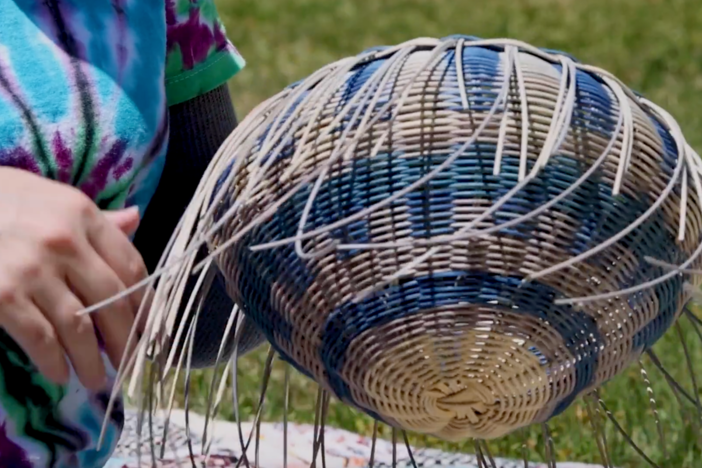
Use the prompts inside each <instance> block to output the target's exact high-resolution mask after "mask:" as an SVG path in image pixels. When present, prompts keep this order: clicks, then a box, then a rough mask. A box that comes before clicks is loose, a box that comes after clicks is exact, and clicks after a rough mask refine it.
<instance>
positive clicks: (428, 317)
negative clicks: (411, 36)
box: [208, 36, 702, 440]
mask: <svg viewBox="0 0 702 468" xmlns="http://www.w3.org/2000/svg"><path fill="white" fill-rule="evenodd" d="M698 164H699V162H698V160H697V155H695V154H694V152H693V151H692V150H691V149H690V148H689V146H688V145H687V144H686V143H685V140H684V138H683V137H682V135H681V133H680V130H679V128H678V127H677V124H676V123H675V121H674V120H673V118H672V117H671V116H670V115H668V114H667V113H665V111H663V110H662V109H660V108H659V107H657V106H655V105H654V104H653V103H650V102H649V101H646V100H645V99H643V98H642V97H639V96H637V95H635V94H634V93H632V92H631V91H629V90H628V89H627V88H626V87H625V86H624V85H622V84H621V83H620V82H619V81H617V80H616V78H614V77H613V76H611V75H609V74H608V73H606V72H604V71H602V70H599V69H597V68H594V67H590V66H586V65H583V64H579V63H577V62H575V61H574V59H572V58H571V57H569V56H567V55H565V54H561V53H557V52H551V51H545V50H541V49H536V48H534V47H531V46H529V45H527V44H523V43H519V42H516V41H511V40H491V41H483V40H478V39H475V38H470V37H463V36H453V37H449V38H445V39H440V40H439V39H417V40H414V41H410V42H408V43H405V44H401V45H398V46H395V47H386V48H378V49H373V50H369V51H366V52H364V53H362V54H360V55H359V56H357V57H351V58H347V59H344V60H340V61H338V62H336V63H333V64H331V65H329V66H326V67H324V68H322V69H321V70H319V71H318V72H316V73H314V74H313V75H311V76H310V77H309V78H307V79H306V80H304V81H302V82H299V83H296V84H294V85H292V86H290V87H289V88H287V89H286V90H284V91H283V92H281V93H280V94H278V95H277V96H274V97H273V98H271V99H270V100H268V101H266V102H265V103H264V104H262V105H261V106H259V107H258V108H257V109H256V110H255V111H254V112H253V113H252V114H250V115H249V116H248V117H247V119H246V120H245V121H244V122H242V124H241V126H240V127H239V128H238V129H237V131H236V132H235V134H234V135H233V136H232V138H231V139H230V141H229V142H228V143H227V145H225V147H224V148H223V149H222V150H221V152H220V156H219V162H218V163H217V167H216V168H214V169H213V171H214V172H213V173H216V174H217V177H216V182H217V183H216V184H215V183H214V182H213V183H212V184H211V187H210V188H211V190H212V194H213V195H212V196H213V197H214V198H213V199H212V200H211V201H212V203H216V204H217V211H216V213H215V216H214V217H212V218H211V219H210V220H209V223H210V224H209V225H208V227H213V226H214V225H216V224H217V225H223V227H222V228H221V229H219V230H218V231H217V233H216V235H215V236H214V237H213V238H212V239H211V242H210V248H211V249H212V250H213V251H215V252H219V253H221V255H220V256H219V257H218V260H217V261H218V263H219V266H220V268H221V269H222V271H223V272H224V274H225V276H226V278H227V287H228V290H229V293H230V294H231V295H232V297H234V298H235V300H236V302H237V303H238V305H239V307H240V308H241V309H242V310H243V312H244V313H245V314H246V316H247V317H249V318H250V319H252V320H253V321H254V322H255V324H256V325H257V326H258V327H259V328H260V330H261V331H262V332H263V333H264V334H265V335H266V337H267V338H268V340H269V341H270V342H271V343H272V345H273V346H274V348H275V349H276V351H278V352H279V353H280V354H281V356H282V357H283V358H284V359H285V360H287V361H289V362H290V363H292V365H294V366H295V367H296V368H297V369H298V370H300V371H301V372H303V373H304V374H306V375H307V376H309V377H310V378H312V379H314V380H316V381H317V382H319V383H320V384H322V386H323V387H325V388H326V389H327V390H329V391H330V392H332V393H333V394H334V395H335V396H336V397H338V398H339V399H341V400H343V401H344V402H346V403H348V404H350V405H353V406H355V407H357V408H359V409H361V410H362V411H364V412H366V413H367V414H369V415H371V416H373V417H374V418H376V419H378V420H381V421H383V422H385V423H387V424H389V425H391V426H394V427H397V428H401V429H406V430H411V431H416V432H420V433H426V434H432V435H435V436H437V437H440V438H443V439H446V440H458V439H464V438H468V437H473V438H478V439H491V438H495V437H499V436H502V435H505V434H507V433H510V432H513V431H514V430H516V429H518V428H520V427H524V426H527V425H530V424H532V423H535V422H543V421H547V420H549V419H550V418H552V417H553V416H555V415H557V414H559V413H560V412H562V411H563V410H564V409H566V408H567V407H568V406H569V405H570V403H571V402H573V400H574V399H575V398H576V397H578V396H579V395H581V394H583V393H584V392H586V391H588V390H590V389H593V388H595V387H597V386H599V385H601V384H602V383H603V382H606V381H607V380H609V379H611V378H612V377H614V376H615V375H617V374H618V373H620V372H621V371H622V370H623V369H624V368H625V367H626V366H627V365H629V364H630V363H632V362H634V361H636V360H637V358H638V357H639V356H640V355H641V353H642V352H643V351H644V350H645V349H647V348H648V347H650V346H651V345H652V344H653V343H655V342H656V340H658V339H659V338H660V337H661V336H662V335H663V333H664V332H665V331H666V330H667V329H668V328H669V327H670V325H671V324H673V322H674V321H675V319H676V318H677V317H678V315H679V313H680V311H681V308H682V307H683V305H684V304H685V303H686V301H687V300H688V298H689V291H690V289H689V288H688V287H687V286H688V285H690V286H698V285H699V284H700V282H701V280H702V276H700V274H699V272H697V271H689V269H692V268H697V267H698V266H699V262H698V260H697V258H698V257H699V254H700V250H701V248H700V237H701V234H702V233H701V232H700V230H701V228H702V211H701V207H700V196H699V194H700V189H701V187H702V186H701V185H700V183H699V181H700V177H699V165H698ZM217 171H219V172H217ZM225 221H226V222H225ZM215 227H216V226H215ZM685 269H688V270H685ZM683 270H685V271H683ZM683 273H685V274H683Z"/></svg>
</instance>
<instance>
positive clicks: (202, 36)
mask: <svg viewBox="0 0 702 468" xmlns="http://www.w3.org/2000/svg"><path fill="white" fill-rule="evenodd" d="M166 24H167V27H168V30H167V61H166V93H167V96H168V104H169V105H171V106H172V105H175V104H180V103H182V102H185V101H188V100H190V99H193V98H196V97H198V96H200V95H202V94H205V93H207V92H209V91H212V90H213V89H215V88H217V87H219V86H221V85H222V84H224V83H226V82H227V80H229V79H230V78H232V77H233V76H234V75H236V74H237V73H238V72H239V71H240V70H241V69H242V68H244V66H245V65H246V61H245V60H244V58H243V56H242V55H241V54H240V53H239V51H238V50H237V49H236V47H234V45H233V44H232V43H231V42H230V41H229V39H228V38H227V35H226V30H225V27H224V24H223V22H222V20H221V18H220V15H219V12H218V11H217V7H216V6H215V2H214V0H199V1H197V2H193V1H191V0H166Z"/></svg>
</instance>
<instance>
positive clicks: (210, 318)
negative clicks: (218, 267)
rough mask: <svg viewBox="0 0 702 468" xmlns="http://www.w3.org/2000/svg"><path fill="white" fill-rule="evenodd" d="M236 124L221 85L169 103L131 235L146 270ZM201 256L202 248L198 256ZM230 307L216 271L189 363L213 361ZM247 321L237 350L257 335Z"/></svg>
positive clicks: (248, 345)
mask: <svg viewBox="0 0 702 468" xmlns="http://www.w3.org/2000/svg"><path fill="white" fill-rule="evenodd" d="M236 126H237V119H236V114H235V112H234V107H233V105H232V102H231V98H230V95H229V90H228V88H227V86H226V85H222V86H220V87H219V88H217V89H215V90H213V91H210V92H209V93H206V94H204V95H203V96H200V97H198V98H195V99H192V100H190V101H187V102H185V103H182V104H178V105H175V106H172V107H171V108H170V127H171V130H170V139H169V144H168V154H167V156H166V164H165V167H164V171H163V175H162V176H161V180H160V182H159V185H158V188H157V189H156V193H155V194H154V197H153V199H152V200H151V203H150V204H149V206H148V208H147V209H146V212H145V213H144V216H143V219H142V221H141V225H140V226H139V230H138V231H137V233H136V236H135V238H134V244H135V246H136V247H137V249H138V250H139V252H140V253H141V255H142V256H143V258H144V262H145V263H146V267H147V268H148V270H149V272H153V271H154V270H155V268H156V266H157V264H158V261H159V259H160V258H161V255H162V253H163V251H164V249H165V248H166V245H167V244H168V241H169V239H170V238H171V235H172V234H173V231H174V230H175V228H176V226H177V224H178V221H179V220H180V217H181V215H182V214H183V213H184V212H185V209H186V208H187V206H188V204H189V203H190V200H191V198H192V197H193V195H194V193H195V190H196V189H197V187H198V184H199V183H200V179H201V178H202V176H203V174H204V172H205V170H206V169H207V166H208V165H209V163H210V161H211V160H212V158H213V157H214V155H215V153H216V152H217V150H218V149H219V147H220V146H221V145H222V143H223V142H224V140H225V139H226V138H227V137H228V136H229V135H230V134H231V132H232V131H233V130H234V128H235V127H236ZM206 255H207V252H206V250H205V249H204V248H203V250H202V251H201V252H200V253H199V258H204V256H206ZM196 279H197V278H196V277H193V278H191V280H190V283H189V284H188V287H187V288H186V296H185V297H188V296H189V293H190V292H191V291H192V288H193V287H194V283H195V281H196ZM184 305H185V304H184ZM233 306H234V303H233V301H232V300H231V299H230V297H229V296H228V295H227V293H226V290H225V287H224V278H223V277H222V275H221V273H220V272H217V276H216V277H215V279H214V281H213V283H212V286H211V288H210V289H209V291H208V292H207V297H206V299H205V305H204V309H203V310H202V311H201V313H200V319H199V320H198V323H197V327H196V332H195V343H194V348H193V356H192V366H193V367H195V368H203V367H208V366H211V365H214V362H215V359H216V357H217V352H218V350H219V346H220V343H221V342H222V339H223V335H224V329H225V326H226V323H227V321H228V320H229V316H230V313H231V310H232V308H233ZM181 312H182V311H181ZM181 317H182V315H180V316H179V318H178V320H180V318H181ZM248 322H249V321H247V323H246V328H247V329H248V330H245V333H244V335H243V336H242V339H245V340H244V341H243V342H242V343H241V344H242V346H240V348H239V352H240V353H243V352H245V351H247V348H248V349H250V348H251V347H252V346H255V345H256V344H258V343H259V342H260V335H259V334H258V332H257V331H256V330H255V327H254V326H253V325H252V324H250V323H248ZM188 325H189V324H186V327H187V326H188ZM186 329H187V328H186ZM232 338H233V337H232V336H230V337H228V339H227V345H226V346H225V355H224V356H223V359H225V360H226V359H227V358H228V357H230V356H231V354H232V352H233V346H232V344H233V343H232V341H233V340H232Z"/></svg>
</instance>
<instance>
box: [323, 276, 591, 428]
mask: <svg viewBox="0 0 702 468" xmlns="http://www.w3.org/2000/svg"><path fill="white" fill-rule="evenodd" d="M520 282H521V279H520V278H516V277H507V276H500V275H493V274H490V273H487V272H481V271H455V272H447V273H440V274H434V275H433V276H424V277H420V278H412V279H408V280H404V281H402V282H400V283H399V284H397V285H393V286H389V287H387V288H385V289H383V290H382V291H380V292H378V293H376V294H374V295H373V296H371V297H369V298H368V299H366V300H364V301H362V302H361V303H359V304H354V303H346V304H344V305H343V306H341V307H339V308H337V309H336V310H335V311H334V312H333V313H332V314H330V315H329V317H328V318H327V321H326V323H325V326H324V331H323V334H322V343H321V345H320V349H319V356H320V359H321V360H322V362H323V363H324V367H325V369H326V371H327V375H328V382H329V385H330V386H331V388H332V389H333V391H334V392H335V394H336V395H337V396H338V397H339V398H341V399H343V400H344V401H347V402H349V403H354V400H353V396H352V394H351V390H350V388H349V387H348V385H347V384H346V383H345V382H344V380H343V379H342V377H341V372H342V371H343V369H344V364H345V361H346V350H347V349H348V348H349V346H350V345H351V343H353V341H354V340H355V339H356V338H358V336H359V335H361V334H362V333H363V332H365V331H367V330H370V329H374V328H378V327H381V326H383V325H386V324H388V323H390V322H392V321H394V320H398V319H402V318H407V317H411V316H413V315H418V314H421V313H422V311H426V310H430V309H434V308H436V307H441V306H451V305H458V304H475V305H484V306H489V307H493V308H494V309H495V313H496V315H499V310H508V311H510V312H512V313H523V314H526V315H529V316H531V317H534V318H538V319H540V320H543V321H545V322H547V323H548V324H549V325H550V326H551V328H552V329H553V330H555V331H556V332H557V333H558V334H559V335H560V336H561V338H562V339H563V344H564V345H565V346H566V348H568V349H569V350H571V351H572V353H573V355H578V354H579V353H581V352H582V351H583V349H585V350H588V351H589V352H588V353H587V355H586V356H584V357H582V358H581V359H579V360H577V361H576V362H575V363H574V367H575V378H576V384H575V388H574V389H573V392H572V394H571V395H569V396H568V397H567V398H566V400H565V401H563V402H561V404H560V405H558V407H557V408H556V411H555V412H554V414H558V412H560V411H562V410H563V409H564V408H566V407H567V406H568V405H569V404H570V402H571V401H572V400H573V399H574V398H575V397H576V396H577V394H578V393H579V392H580V391H582V390H583V389H585V388H586V387H587V386H588V385H589V384H590V383H591V382H592V380H593V378H594V375H595V369H596V367H597V355H598V352H599V343H600V334H599V330H598V328H597V324H596V323H595V320H594V319H593V318H592V317H590V316H588V315H586V314H584V313H582V312H579V311H577V310H576V309H574V308H572V307H570V306H557V305H554V304H553V302H552V301H553V299H554V298H555V297H556V294H557V292H556V291H555V290H554V289H552V288H550V287H549V286H546V285H543V284H539V283H528V284H525V285H522V286H521V287H520V284H521V283H520Z"/></svg>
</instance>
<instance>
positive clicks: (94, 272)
mask: <svg viewBox="0 0 702 468" xmlns="http://www.w3.org/2000/svg"><path fill="white" fill-rule="evenodd" d="M138 224H139V213H138V211H136V210H131V209H130V210H121V211H116V212H101V211H100V210H99V209H98V208H97V206H96V205H95V204H94V203H93V202H92V201H91V200H90V199H89V198H87V197H86V196H85V195H83V194H82V193H81V192H80V191H78V190H76V189H74V188H72V187H70V186H68V185H65V184H60V183H57V182H53V181H50V180H48V179H43V178H41V177H39V176H36V175H33V174H31V173H29V172H26V171H22V170H18V169H12V168H4V167H0V327H2V328H3V329H4V330H5V331H6V332H7V333H8V334H9V335H10V336H11V337H12V338H13V339H14V340H15V341H16V342H17V344H18V345H19V346H20V347H21V348H22V349H23V350H24V351H25V353H27V355H28V356H29V358H30V359H31V360H32V361H33V362H34V364H35V365H36V367H37V369H38V370H39V371H40V372H41V373H42V374H43V375H44V376H45V377H46V378H47V379H49V380H51V381H53V382H55V383H59V384H64V383H66V382H67V381H68V377H69V367H68V361H67V358H68V359H69V360H70V362H71V364H72V366H73V368H74V370H75V372H76V374H77V375H78V377H79V379H80V381H81V383H82V384H83V385H84V386H85V387H86V388H88V389H90V390H95V391H97V390H103V389H105V385H106V374H105V366H104V364H103V361H102V357H101V354H100V350H99V346H98V335H97V334H96V329H97V331H98V332H99V335H100V337H101V338H102V341H103V342H104V346H105V351H106V353H107V355H108V357H109V359H110V362H111V363H112V365H113V366H115V367H117V366H119V363H120V361H121V359H122V355H123V352H124V350H125V347H126V344H127V338H128V336H129V333H130V330H131V327H132V324H133V323H134V317H135V315H136V313H137V311H138V307H139V304H140V302H141V300H142V298H143V294H144V293H143V291H141V290H140V291H139V292H138V293H134V294H131V295H129V296H128V297H126V298H124V299H122V300H120V301H118V302H115V303H114V304H112V305H110V306H109V307H105V308H103V309H101V310H99V311H97V312H95V313H94V314H91V315H78V314H77V312H78V311H80V310H82V309H84V308H85V307H89V306H91V305H94V304H96V303H98V302H100V301H102V300H104V299H108V298H110V297H112V296H113V295H115V294H116V293H119V292H120V291H123V290H124V289H126V288H128V287H130V286H132V285H134V284H135V283H137V282H138V281H140V280H142V279H143V278H145V277H146V274H147V273H146V267H145V266H144V262H143V261H142V258H141V255H139V253H138V252H137V250H136V249H135V248H134V246H133V245H132V243H131V242H130V240H129V238H128V236H129V235H130V234H132V233H133V232H134V231H136V228H137V226H138Z"/></svg>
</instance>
